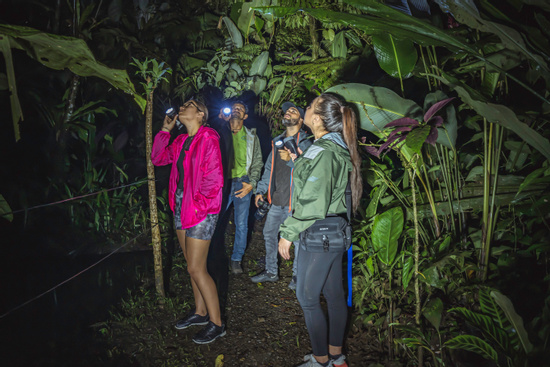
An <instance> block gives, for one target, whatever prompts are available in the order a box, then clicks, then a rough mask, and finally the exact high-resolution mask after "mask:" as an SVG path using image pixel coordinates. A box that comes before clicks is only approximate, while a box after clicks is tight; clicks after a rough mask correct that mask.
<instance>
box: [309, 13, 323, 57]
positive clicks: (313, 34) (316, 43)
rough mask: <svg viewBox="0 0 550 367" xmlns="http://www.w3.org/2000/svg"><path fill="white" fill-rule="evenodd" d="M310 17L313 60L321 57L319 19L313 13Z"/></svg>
mask: <svg viewBox="0 0 550 367" xmlns="http://www.w3.org/2000/svg"><path fill="white" fill-rule="evenodd" d="M308 17H309V36H310V37H311V61H315V60H317V59H318V58H319V48H320V47H319V37H318V36H317V21H316V20H315V18H313V17H312V16H311V15H308Z"/></svg>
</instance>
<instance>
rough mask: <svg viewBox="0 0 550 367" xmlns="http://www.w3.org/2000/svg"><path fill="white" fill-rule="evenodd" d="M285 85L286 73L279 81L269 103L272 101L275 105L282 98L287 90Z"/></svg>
mask: <svg viewBox="0 0 550 367" xmlns="http://www.w3.org/2000/svg"><path fill="white" fill-rule="evenodd" d="M285 86H286V75H285V76H284V77H283V80H282V81H281V82H280V83H279V85H277V87H276V88H275V90H274V91H273V92H272V93H271V95H270V96H269V103H271V104H272V105H275V104H276V103H277V102H279V99H281V96H282V95H283V92H284V91H285Z"/></svg>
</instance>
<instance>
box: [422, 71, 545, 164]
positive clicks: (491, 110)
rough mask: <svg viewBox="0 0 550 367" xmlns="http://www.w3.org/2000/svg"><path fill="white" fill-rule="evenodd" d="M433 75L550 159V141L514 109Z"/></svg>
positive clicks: (472, 105)
mask: <svg viewBox="0 0 550 367" xmlns="http://www.w3.org/2000/svg"><path fill="white" fill-rule="evenodd" d="M431 76H432V77H434V78H437V79H439V80H441V81H442V82H443V83H445V84H446V85H448V86H449V87H450V88H453V89H454V90H455V91H456V92H457V93H458V95H459V97H460V99H462V101H463V102H465V103H466V104H468V105H469V106H470V107H472V108H473V109H474V110H475V111H476V112H477V113H478V114H480V115H481V116H483V117H485V118H486V119H487V120H488V121H489V122H493V123H497V124H499V125H501V126H504V127H505V128H507V129H510V130H512V131H513V132H515V133H516V134H517V135H518V136H519V137H520V138H522V139H523V140H525V142H526V143H527V144H529V145H531V146H532V147H533V148H535V149H537V150H538V151H539V152H541V153H542V154H543V155H544V156H545V157H546V158H547V159H550V141H548V139H546V138H544V137H543V136H542V135H540V134H539V133H537V132H536V131H535V130H533V129H532V128H530V127H529V126H527V125H526V124H525V123H523V122H521V121H519V120H518V118H517V116H516V114H515V113H514V111H512V110H511V109H509V108H508V107H506V106H503V105H499V104H494V103H486V102H482V101H480V100H476V99H474V98H473V97H472V96H471V95H470V93H468V92H467V91H466V88H465V87H464V86H463V85H461V83H460V82H459V81H458V80H456V79H454V78H452V77H450V76H448V75H445V74H443V76H438V75H433V74H431Z"/></svg>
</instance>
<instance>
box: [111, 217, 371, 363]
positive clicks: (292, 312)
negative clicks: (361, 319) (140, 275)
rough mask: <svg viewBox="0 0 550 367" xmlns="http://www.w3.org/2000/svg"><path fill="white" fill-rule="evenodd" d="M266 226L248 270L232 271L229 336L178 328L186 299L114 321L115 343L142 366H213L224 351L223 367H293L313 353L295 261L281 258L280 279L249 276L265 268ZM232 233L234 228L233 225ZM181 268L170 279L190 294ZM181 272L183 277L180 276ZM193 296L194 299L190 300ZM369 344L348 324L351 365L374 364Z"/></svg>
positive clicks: (256, 238)
mask: <svg viewBox="0 0 550 367" xmlns="http://www.w3.org/2000/svg"><path fill="white" fill-rule="evenodd" d="M262 225H263V223H261V222H258V223H256V225H255V227H254V231H253V233H252V239H251V241H250V243H249V246H248V248H247V251H246V254H245V258H244V260H243V268H244V271H245V273H244V274H240V275H232V274H230V275H229V279H228V280H229V281H228V292H227V294H228V297H227V303H226V307H225V322H226V327H227V334H226V336H225V337H223V338H220V339H218V340H216V341H215V342H213V343H211V344H208V345H197V344H195V343H193V341H192V340H191V338H192V337H193V335H194V334H195V333H196V332H197V331H198V328H194V327H192V328H189V329H186V330H181V331H178V330H175V329H174V327H173V325H174V323H175V322H176V320H177V319H178V318H180V317H181V316H183V315H184V314H185V313H186V312H187V310H188V309H189V307H190V305H189V304H188V303H186V304H185V306H184V307H186V309H185V310H181V308H182V307H181V305H179V306H178V305H177V301H174V304H173V307H170V305H167V306H166V307H165V308H164V310H155V311H154V312H153V313H152V314H151V313H148V314H146V315H145V316H144V317H142V319H141V320H140V324H139V325H138V326H135V327H133V328H131V327H130V328H129V327H126V326H123V325H122V324H115V325H113V326H112V336H111V338H112V342H114V343H115V344H116V343H120V344H119V345H118V350H119V351H120V350H123V351H124V354H125V355H131V356H132V358H134V359H135V362H136V363H137V364H134V365H140V366H148V365H151V366H152V365H155V366H160V365H165V366H214V365H215V361H216V359H217V358H218V359H219V358H220V355H223V361H224V364H223V366H226V367H233V366H239V367H244V366H251V367H252V366H254V367H262V366H294V365H296V364H298V363H299V362H300V361H301V358H302V357H303V356H304V355H305V354H308V353H311V346H310V342H309V336H308V333H307V329H306V327H305V322H304V317H303V312H302V310H301V308H300V306H299V304H298V301H297V299H296V295H295V293H294V291H292V290H290V289H289V288H288V283H289V282H290V280H291V275H292V263H291V262H290V261H288V262H282V264H281V266H280V274H279V276H280V280H279V281H278V282H276V283H265V284H254V283H252V282H251V281H250V276H251V275H255V274H256V273H257V272H259V271H261V270H262V269H263V264H264V261H265V260H264V255H265V249H264V241H263V236H262V232H261V230H262ZM228 233H231V234H232V233H234V228H232V226H231V225H230V226H229V228H228ZM228 240H229V241H230V240H232V235H227V238H226V242H227V241H228ZM229 243H231V242H229ZM178 258H181V256H179V255H178ZM176 262H177V261H176ZM176 262H175V264H176ZM182 270H183V269H178V270H177V271H176V272H175V273H178V274H177V275H175V276H173V277H172V278H171V279H172V282H173V284H174V288H175V287H176V286H177V285H178V284H179V283H180V282H181V283H183V284H184V285H183V289H182V291H183V293H184V294H187V295H189V294H190V289H189V286H188V284H189V278H188V275H187V274H185V272H184V271H182ZM180 276H181V277H182V278H183V279H178V278H180ZM172 293H173V294H174V296H175V297H174V298H175V299H178V298H181V296H180V297H178V296H177V295H176V294H177V293H179V291H175V292H174V291H173V292H172ZM180 294H181V293H180ZM184 297H185V296H184ZM186 298H189V297H186ZM189 301H191V302H192V299H186V302H189ZM180 310H181V311H180ZM353 319H354V317H353V314H352V317H351V320H353ZM136 328H137V330H136ZM136 331H137V333H136ZM371 342H372V341H371ZM369 344H371V343H369V338H367V337H366V334H363V333H361V332H360V331H359V330H358V329H357V328H356V327H354V326H352V327H351V328H350V332H349V333H348V338H347V340H346V345H345V349H346V354H347V355H348V361H349V365H350V366H351V367H358V366H365V367H367V366H370V365H373V364H374V363H375V361H374V360H372V359H371V357H370V356H373V355H375V354H378V353H376V352H375V351H374V350H373V348H372V347H371V346H369ZM374 366H376V364H374Z"/></svg>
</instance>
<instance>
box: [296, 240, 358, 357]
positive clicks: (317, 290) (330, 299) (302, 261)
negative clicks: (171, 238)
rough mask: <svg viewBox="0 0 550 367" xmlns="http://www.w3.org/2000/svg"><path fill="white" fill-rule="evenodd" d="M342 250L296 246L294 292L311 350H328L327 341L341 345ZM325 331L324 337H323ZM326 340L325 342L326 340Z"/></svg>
mask: <svg viewBox="0 0 550 367" xmlns="http://www.w3.org/2000/svg"><path fill="white" fill-rule="evenodd" d="M342 256H343V253H329V252H325V253H314V252H308V251H306V250H305V249H304V247H302V248H300V256H299V257H298V275H297V288H296V296H297V297H298V302H300V306H302V310H303V311H304V317H305V321H306V326H307V331H308V332H309V338H310V340H311V347H312V348H313V354H314V355H316V356H324V355H327V354H328V344H330V345H332V346H335V347H341V346H342V345H343V343H344V332H345V329H346V322H347V318H348V308H347V305H346V295H345V293H344V284H343V282H342ZM321 291H322V292H323V295H324V296H325V299H326V301H327V309H328V319H329V324H328V332H327V320H326V318H325V314H324V313H323V310H322V309H321V301H320V297H321ZM327 334H328V339H327ZM327 341H328V343H327Z"/></svg>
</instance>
